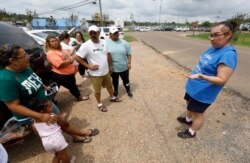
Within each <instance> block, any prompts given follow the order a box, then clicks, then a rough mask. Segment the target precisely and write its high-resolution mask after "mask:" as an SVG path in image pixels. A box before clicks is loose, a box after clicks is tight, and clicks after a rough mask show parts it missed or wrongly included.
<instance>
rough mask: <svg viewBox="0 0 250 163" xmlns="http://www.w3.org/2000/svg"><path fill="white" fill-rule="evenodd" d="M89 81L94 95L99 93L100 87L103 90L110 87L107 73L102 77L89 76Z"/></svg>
mask: <svg viewBox="0 0 250 163" xmlns="http://www.w3.org/2000/svg"><path fill="white" fill-rule="evenodd" d="M90 79H91V82H92V85H93V88H94V90H95V93H100V92H101V89H102V87H103V88H110V87H112V81H111V76H110V74H109V73H108V74H107V75H104V76H91V75H90Z"/></svg>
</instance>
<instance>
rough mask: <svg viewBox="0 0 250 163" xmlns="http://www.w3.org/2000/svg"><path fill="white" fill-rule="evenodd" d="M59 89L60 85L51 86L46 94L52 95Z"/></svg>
mask: <svg viewBox="0 0 250 163" xmlns="http://www.w3.org/2000/svg"><path fill="white" fill-rule="evenodd" d="M57 91H58V86H54V87H51V88H50V89H49V90H45V95H46V96H50V95H52V94H54V93H56V92H57Z"/></svg>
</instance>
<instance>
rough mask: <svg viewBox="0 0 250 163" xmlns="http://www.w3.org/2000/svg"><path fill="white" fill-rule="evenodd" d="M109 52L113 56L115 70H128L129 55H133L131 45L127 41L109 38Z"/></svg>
mask: <svg viewBox="0 0 250 163" xmlns="http://www.w3.org/2000/svg"><path fill="white" fill-rule="evenodd" d="M107 47H108V52H109V53H110V54H111V56H112V62H113V71H114V72H123V71H126V70H128V56H129V55H131V47H130V45H129V44H128V43H127V41H125V40H123V39H119V40H118V41H113V40H111V39H108V40H107Z"/></svg>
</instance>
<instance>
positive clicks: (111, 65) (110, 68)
mask: <svg viewBox="0 0 250 163" xmlns="http://www.w3.org/2000/svg"><path fill="white" fill-rule="evenodd" d="M108 64H109V71H110V72H111V73H112V72H113V62H112V56H111V54H110V53H108Z"/></svg>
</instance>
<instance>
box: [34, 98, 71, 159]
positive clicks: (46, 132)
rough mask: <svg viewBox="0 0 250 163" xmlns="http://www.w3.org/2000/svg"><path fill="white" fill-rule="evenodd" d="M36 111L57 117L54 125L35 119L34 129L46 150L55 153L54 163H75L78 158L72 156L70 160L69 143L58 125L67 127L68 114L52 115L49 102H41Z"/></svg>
mask: <svg viewBox="0 0 250 163" xmlns="http://www.w3.org/2000/svg"><path fill="white" fill-rule="evenodd" d="M36 111H39V112H43V113H51V116H57V122H55V123H52V124H47V123H44V122H41V121H39V120H38V119H34V128H35V130H36V131H37V133H38V134H39V136H40V138H41V140H42V144H43V147H44V149H45V150H46V151H47V152H53V153H55V157H54V159H53V163H60V161H62V163H74V162H75V159H76V157H75V156H72V157H71V159H70V158H69V156H68V153H67V146H68V143H67V142H66V140H65V138H64V136H63V134H62V130H61V127H60V125H58V123H62V124H61V125H67V121H65V115H66V114H60V115H55V114H54V113H52V107H51V102H50V101H48V100H46V101H42V102H40V104H39V105H38V107H36ZM69 127H70V126H69Z"/></svg>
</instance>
